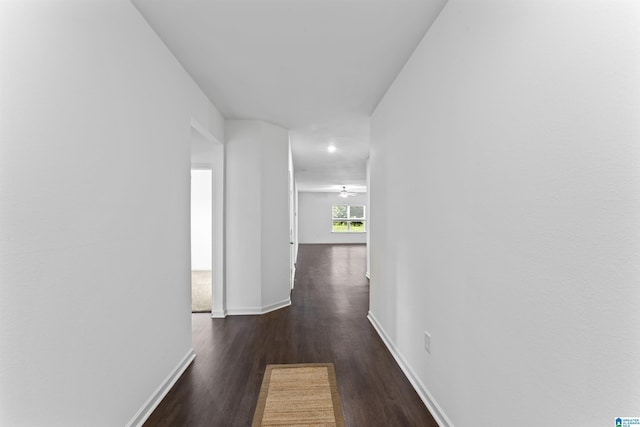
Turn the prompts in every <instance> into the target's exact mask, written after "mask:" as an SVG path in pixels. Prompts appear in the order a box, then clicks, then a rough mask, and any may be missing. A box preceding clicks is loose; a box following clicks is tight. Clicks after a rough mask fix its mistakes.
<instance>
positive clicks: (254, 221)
mask: <svg viewBox="0 0 640 427" xmlns="http://www.w3.org/2000/svg"><path fill="white" fill-rule="evenodd" d="M225 135H226V143H225V161H226V218H227V224H226V227H227V228H226V230H227V264H226V265H227V311H228V312H229V314H249V313H260V312H263V311H267V310H269V309H271V308H273V307H275V306H280V305H283V304H288V303H289V302H290V300H289V210H288V178H287V174H288V146H289V137H288V131H287V130H286V129H283V128H280V127H278V126H274V125H271V124H268V123H264V122H261V121H253V120H228V121H226V129H225Z"/></svg>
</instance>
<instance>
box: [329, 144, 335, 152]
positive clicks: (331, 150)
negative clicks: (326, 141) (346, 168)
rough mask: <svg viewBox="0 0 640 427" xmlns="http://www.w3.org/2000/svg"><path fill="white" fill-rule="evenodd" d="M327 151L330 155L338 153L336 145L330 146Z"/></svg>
mask: <svg viewBox="0 0 640 427" xmlns="http://www.w3.org/2000/svg"><path fill="white" fill-rule="evenodd" d="M327 151H328V152H330V153H335V152H336V146H335V145H330V146H328V147H327Z"/></svg>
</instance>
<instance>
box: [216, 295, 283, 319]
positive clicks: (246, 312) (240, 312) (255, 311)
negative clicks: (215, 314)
mask: <svg viewBox="0 0 640 427" xmlns="http://www.w3.org/2000/svg"><path fill="white" fill-rule="evenodd" d="M290 305H291V298H287V299H286V300H284V301H280V302H277V303H275V304H270V305H267V306H264V307H238V308H227V314H228V315H230V316H255V315H260V314H267V313H269V312H272V311H275V310H279V309H281V308H285V307H288V306H290Z"/></svg>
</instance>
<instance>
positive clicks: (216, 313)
mask: <svg viewBox="0 0 640 427" xmlns="http://www.w3.org/2000/svg"><path fill="white" fill-rule="evenodd" d="M225 317H227V312H226V311H225V310H213V311H211V318H212V319H224V318H225Z"/></svg>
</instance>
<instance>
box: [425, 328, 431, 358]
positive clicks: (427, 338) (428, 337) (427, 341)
mask: <svg viewBox="0 0 640 427" xmlns="http://www.w3.org/2000/svg"><path fill="white" fill-rule="evenodd" d="M424 349H425V351H426V352H427V353H429V354H431V334H430V333H429V332H427V331H424Z"/></svg>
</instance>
